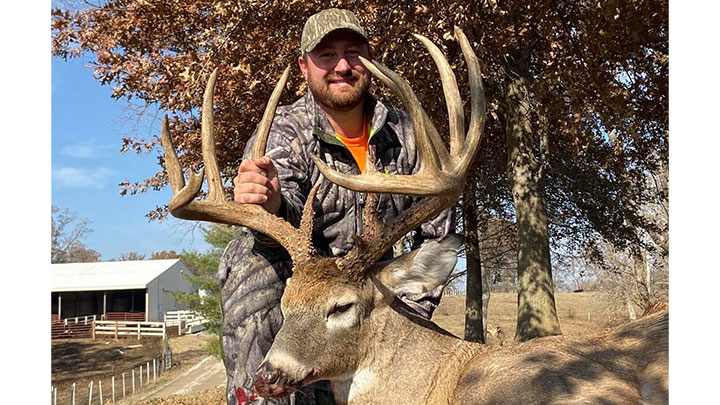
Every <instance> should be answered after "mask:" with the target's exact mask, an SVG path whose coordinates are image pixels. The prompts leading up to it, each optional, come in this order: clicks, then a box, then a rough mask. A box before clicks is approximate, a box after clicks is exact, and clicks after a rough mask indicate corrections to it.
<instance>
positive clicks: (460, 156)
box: [162, 28, 485, 396]
mask: <svg viewBox="0 0 720 405" xmlns="http://www.w3.org/2000/svg"><path fill="white" fill-rule="evenodd" d="M455 36H456V39H457V40H458V42H459V44H460V46H461V49H462V52H463V55H464V56H465V60H466V63H467V66H468V73H469V84H470V93H471V118H470V124H469V130H468V132H467V135H466V134H465V122H464V114H463V106H462V102H461V100H460V95H459V94H460V93H459V90H458V87H457V82H456V80H455V75H454V74H453V72H452V69H451V68H450V66H449V64H448V62H447V60H446V59H445V58H444V56H443V55H442V53H441V52H440V50H439V49H438V48H437V47H436V46H435V45H434V44H432V42H430V41H429V40H428V39H427V38H425V37H423V36H420V35H415V37H416V38H417V39H419V40H420V41H421V42H422V43H423V44H424V45H425V47H426V48H427V49H428V51H429V53H430V55H431V56H432V58H433V60H434V61H435V64H436V65H437V67H438V70H439V72H440V77H441V80H442V84H443V89H444V93H445V99H446V103H447V108H448V113H449V124H450V125H449V131H450V134H449V135H450V150H449V151H448V149H447V148H446V147H445V145H444V142H443V141H442V139H441V138H440V136H439V134H438V132H437V130H436V129H435V127H434V125H433V124H432V123H431V122H430V120H429V118H428V116H427V114H426V113H425V111H424V110H423V109H422V107H421V106H420V103H419V102H418V100H417V97H416V96H415V94H414V92H413V91H412V89H411V87H410V85H409V84H408V83H407V82H406V81H405V80H404V79H402V78H401V77H400V76H398V75H397V74H396V73H394V72H393V71H392V70H390V69H388V68H387V67H385V66H383V65H382V64H380V63H378V62H375V61H373V62H370V61H368V60H366V59H363V58H361V61H362V63H363V64H364V65H365V66H366V67H367V68H368V69H369V70H370V71H371V72H372V73H373V74H374V75H375V76H376V77H378V78H379V79H380V80H381V81H382V82H383V83H384V84H385V85H387V86H388V87H389V88H390V89H391V90H392V91H393V92H394V93H395V94H396V95H397V96H398V97H399V98H400V99H401V100H402V102H403V104H404V105H405V107H406V109H407V111H408V113H409V115H410V118H411V120H412V125H413V130H414V133H415V137H416V142H417V145H418V153H419V155H420V162H421V166H420V169H419V171H418V173H416V174H414V175H387V174H383V173H379V172H377V171H375V169H374V166H373V164H372V162H371V159H370V157H369V156H368V158H367V161H368V165H367V168H366V170H365V172H364V173H363V174H361V175H344V174H341V173H338V172H335V171H333V170H332V169H330V168H329V167H328V166H327V165H326V164H325V163H324V162H322V161H321V160H320V159H318V158H317V157H314V156H313V160H314V162H315V164H316V165H317V167H318V168H319V170H320V171H321V172H322V174H323V175H324V176H325V177H326V178H327V179H328V180H330V181H332V182H334V183H336V184H338V185H340V186H343V187H346V188H348V189H351V190H354V191H358V192H366V193H369V194H368V199H367V203H366V209H365V213H364V214H365V216H364V226H363V229H364V233H363V235H362V236H361V237H356V239H355V244H354V247H353V249H352V250H351V251H350V252H349V253H348V254H347V255H345V256H343V257H339V258H325V257H318V256H315V254H314V249H313V246H312V243H311V240H312V238H311V235H312V223H313V215H314V213H313V210H312V203H313V199H314V196H315V193H316V191H317V187H318V185H319V183H318V185H316V186H315V187H314V188H313V189H312V190H311V192H310V194H309V196H308V198H307V201H306V203H305V207H304V211H303V216H302V221H301V224H300V228H299V229H296V228H294V227H293V226H292V225H290V224H289V223H288V222H287V221H285V220H283V219H282V218H279V217H276V216H275V215H273V214H270V213H268V212H267V211H265V210H264V209H263V208H262V207H260V206H259V205H253V204H238V203H235V202H232V201H228V200H226V198H225V197H224V193H223V189H222V184H221V180H220V175H219V170H218V166H217V162H216V158H215V151H214V136H213V129H212V128H213V113H212V97H213V91H214V85H215V80H216V77H217V71H215V72H213V74H212V75H211V77H210V80H209V81H208V84H207V87H206V91H205V95H204V102H203V114H202V148H203V150H202V153H203V160H204V166H205V168H204V172H205V173H207V177H208V195H207V198H205V199H204V200H197V199H196V196H197V194H198V193H199V191H200V187H201V185H202V181H203V177H204V175H203V171H202V170H201V171H200V172H199V173H192V174H191V176H190V179H189V182H188V184H187V185H186V184H185V180H184V176H183V174H182V169H181V167H180V164H179V162H178V159H177V156H176V155H175V152H174V150H173V146H172V143H171V141H170V136H169V132H168V129H167V118H166V119H165V120H164V122H163V130H162V143H163V148H164V150H165V160H166V167H167V172H168V178H169V181H170V183H171V187H172V190H173V194H174V195H173V197H172V199H171V200H170V203H169V204H168V207H169V210H170V212H171V213H172V214H173V215H174V216H176V217H179V218H184V219H192V220H206V221H213V222H222V223H226V224H233V225H242V226H246V227H249V228H251V229H255V230H257V231H259V232H262V233H264V234H266V235H268V236H270V237H271V238H273V239H274V240H275V241H277V242H278V243H279V244H280V245H282V246H283V247H284V248H285V249H287V251H288V253H289V254H290V256H291V258H292V260H293V266H294V269H293V276H292V278H291V280H289V283H288V286H287V287H286V289H285V293H284V294H283V297H282V301H281V309H282V312H283V316H284V321H283V325H282V327H281V329H280V331H279V332H278V334H277V336H276V338H275V341H274V343H273V346H272V348H271V350H270V352H269V353H268V354H267V356H266V359H265V361H264V362H263V364H262V365H261V367H260V369H259V370H258V373H257V374H256V378H255V390H256V391H257V392H258V393H260V394H261V395H263V396H282V395H287V394H289V393H290V392H292V391H293V390H295V389H297V388H298V387H300V386H302V385H305V384H308V383H311V382H313V381H316V380H320V379H330V380H334V379H335V380H337V379H342V378H343V377H344V376H347V375H348V373H350V372H351V371H352V370H353V369H354V368H355V367H356V366H357V362H358V359H360V358H361V357H362V356H363V347H362V344H361V343H360V342H362V341H363V339H364V336H366V335H367V334H368V333H370V329H371V328H372V327H373V324H372V319H373V314H374V313H377V311H379V310H382V308H387V307H388V306H389V305H392V303H393V302H394V301H393V300H394V297H395V296H396V295H398V294H401V293H416V292H424V291H428V290H430V289H432V288H435V287H436V286H438V285H440V284H441V283H443V282H444V280H445V279H446V278H447V275H448V274H447V271H450V270H452V268H453V265H454V263H455V261H456V260H457V253H456V249H457V248H458V247H459V246H460V244H461V243H462V238H461V237H459V236H457V235H452V236H449V237H447V238H445V239H444V240H443V241H432V242H428V243H426V244H424V245H423V246H422V247H421V248H420V249H418V250H416V251H414V252H412V253H410V254H407V255H404V256H402V257H400V258H397V259H395V260H392V261H388V262H383V263H376V262H377V260H378V259H379V258H380V257H382V256H383V254H384V253H385V252H386V251H387V250H388V249H389V248H391V247H392V245H393V244H394V243H395V242H396V241H397V240H398V239H399V238H400V237H402V236H403V235H405V234H406V233H407V232H409V231H410V230H412V229H414V228H416V227H417V226H419V225H420V224H422V223H424V222H426V221H427V220H429V219H431V218H433V217H435V216H436V215H437V214H438V213H440V212H441V211H442V210H443V209H445V208H447V207H449V206H450V205H452V204H453V203H454V202H455V201H457V199H458V198H459V195H460V193H461V191H462V189H463V187H464V183H465V177H466V174H467V169H468V167H469V166H470V163H471V161H472V159H473V157H474V155H475V152H476V150H477V146H478V144H479V142H480V139H481V136H482V128H483V126H484V121H485V98H484V94H483V87H482V80H481V78H480V68H479V63H478V60H477V57H476V56H475V54H474V52H473V51H472V48H471V46H470V44H469V42H468V40H467V38H466V37H465V35H464V34H463V33H462V31H461V30H460V29H459V28H455ZM288 73H289V68H288V69H286V70H285V72H284V73H283V75H282V77H281V79H280V81H279V82H278V84H277V85H276V87H275V91H274V92H273V94H272V96H271V98H270V101H269V102H268V105H267V108H266V110H265V114H264V116H263V120H262V121H261V123H260V125H259V127H258V132H257V137H256V139H255V143H254V145H253V149H252V150H253V155H252V157H253V158H259V157H261V156H263V155H264V149H265V143H266V139H267V134H268V131H269V129H270V124H271V122H272V118H273V116H274V112H275V108H276V106H277V103H278V99H279V96H280V93H281V91H282V88H283V87H284V86H285V83H286V81H287V77H288ZM376 193H392V194H407V195H415V196H423V197H427V198H423V199H422V200H421V201H420V202H418V203H417V204H415V205H413V207H411V208H410V209H409V210H406V211H404V212H403V213H402V214H401V215H400V216H398V217H397V218H394V219H392V220H390V221H382V220H381V219H379V218H378V216H377V215H376V213H375V211H374V210H375V207H376V206H377V194H376ZM349 347H352V348H354V349H353V350H348V348H349ZM355 349H356V350H355Z"/></svg>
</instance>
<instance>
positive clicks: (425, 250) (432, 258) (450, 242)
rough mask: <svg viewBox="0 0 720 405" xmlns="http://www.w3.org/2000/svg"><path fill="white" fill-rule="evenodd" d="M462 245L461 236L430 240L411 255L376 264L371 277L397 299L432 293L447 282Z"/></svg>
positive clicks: (453, 235)
mask: <svg viewBox="0 0 720 405" xmlns="http://www.w3.org/2000/svg"><path fill="white" fill-rule="evenodd" d="M462 243H463V237H462V236H461V235H457V234H450V235H448V236H446V237H445V238H443V239H442V240H440V241H438V240H431V241H426V242H425V243H423V244H422V246H420V248H419V249H417V250H415V251H413V252H411V253H408V254H405V255H402V256H400V257H397V258H395V259H392V260H387V261H384V262H380V263H378V264H376V265H375V266H373V269H371V271H370V273H369V274H373V275H374V279H375V280H377V281H379V282H380V284H382V285H383V287H384V289H387V290H389V291H390V292H392V294H393V295H394V296H397V295H402V294H418V293H422V292H426V291H430V290H432V289H433V288H435V287H437V286H439V285H441V284H443V283H444V282H445V281H446V280H447V277H448V276H449V275H450V273H451V272H452V271H453V269H454V268H455V263H457V254H458V249H459V248H460V246H461V245H462Z"/></svg>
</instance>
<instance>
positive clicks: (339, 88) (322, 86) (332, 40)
mask: <svg viewBox="0 0 720 405" xmlns="http://www.w3.org/2000/svg"><path fill="white" fill-rule="evenodd" d="M358 56H362V57H364V58H367V59H370V58H371V55H370V48H369V46H368V44H367V42H365V40H364V39H363V38H362V37H360V36H359V35H357V34H355V33H353V32H352V31H345V30H337V31H334V32H331V33H330V34H328V35H327V36H326V37H325V38H323V40H322V42H320V43H319V44H318V45H317V46H316V47H315V49H313V50H312V51H311V52H309V53H307V54H306V57H305V58H303V57H302V56H301V57H300V58H299V59H298V63H299V64H300V70H302V72H303V75H304V76H305V80H307V83H308V86H309V87H310V91H312V93H313V96H314V97H315V100H316V101H317V102H319V103H320V104H322V105H324V106H325V107H329V108H332V109H334V110H337V111H348V110H351V109H352V108H353V107H355V106H357V105H358V104H359V103H362V102H363V99H364V97H365V93H366V92H367V90H368V88H369V87H370V72H369V71H368V70H367V69H366V68H365V66H363V64H362V62H360V58H359V57H358Z"/></svg>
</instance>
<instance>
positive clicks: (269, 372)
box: [253, 361, 314, 397]
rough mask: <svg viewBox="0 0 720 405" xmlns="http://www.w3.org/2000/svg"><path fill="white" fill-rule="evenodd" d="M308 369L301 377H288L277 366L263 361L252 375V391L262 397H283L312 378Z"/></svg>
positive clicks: (312, 374)
mask: <svg viewBox="0 0 720 405" xmlns="http://www.w3.org/2000/svg"><path fill="white" fill-rule="evenodd" d="M313 376H314V373H313V372H312V370H311V371H308V372H307V373H304V375H303V376H302V377H301V378H296V377H290V376H288V374H287V373H285V372H283V371H282V370H280V369H279V368H276V367H273V366H272V365H271V364H270V363H269V362H267V361H265V362H263V363H262V364H260V367H258V369H257V371H256V372H255V376H254V377H253V391H255V392H256V393H258V395H260V396H262V397H284V396H287V395H290V394H292V393H293V392H295V391H297V390H298V389H300V388H301V387H302V386H304V385H305V384H307V383H308V382H309V381H311V380H312V379H313Z"/></svg>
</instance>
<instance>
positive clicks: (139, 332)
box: [138, 322, 140, 340]
mask: <svg viewBox="0 0 720 405" xmlns="http://www.w3.org/2000/svg"><path fill="white" fill-rule="evenodd" d="M138 340H140V322H138Z"/></svg>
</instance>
